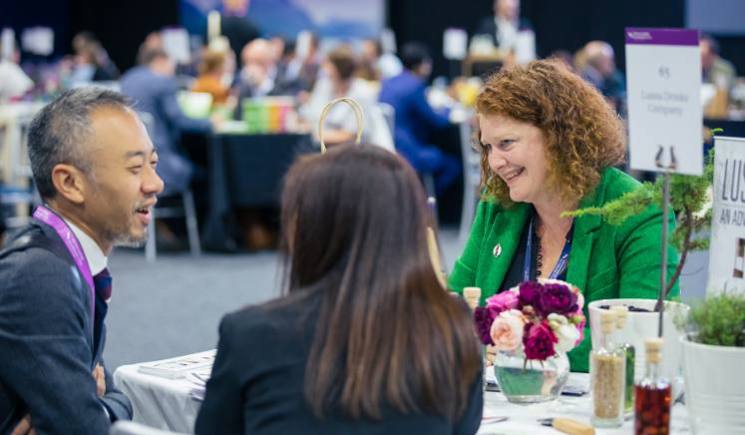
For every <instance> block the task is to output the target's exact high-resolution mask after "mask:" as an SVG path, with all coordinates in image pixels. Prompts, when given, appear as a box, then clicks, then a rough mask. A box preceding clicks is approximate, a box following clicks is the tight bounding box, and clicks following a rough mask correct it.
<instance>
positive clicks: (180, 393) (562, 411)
mask: <svg viewBox="0 0 745 435" xmlns="http://www.w3.org/2000/svg"><path fill="white" fill-rule="evenodd" d="M587 379H588V377H587V375H586V374H581V373H573V374H572V375H571V377H570V382H571V383H585V384H586V383H587ZM114 380H115V382H116V385H117V386H118V387H119V388H120V389H121V390H122V391H124V393H126V394H127V395H128V396H129V398H130V399H131V400H132V405H133V406H134V412H135V417H134V420H135V421H136V422H139V423H143V424H146V425H148V426H151V427H156V428H159V429H168V430H172V431H176V432H184V433H191V431H192V430H193V428H194V421H195V420H196V416H197V413H198V412H199V406H200V402H199V401H198V400H196V399H193V398H192V397H191V395H190V392H191V390H192V389H193V388H194V384H192V383H191V382H190V381H189V380H187V379H186V378H180V379H166V378H161V377H157V376H152V375H147V374H143V373H140V372H139V371H138V365H137V364H133V365H126V366H121V367H119V368H118V369H117V370H116V372H115V373H114ZM590 407H591V401H590V397H589V395H586V396H584V397H567V396H562V397H561V398H560V399H559V400H557V401H554V402H549V403H541V404H535V405H513V404H511V403H509V402H507V400H506V399H505V397H504V395H502V394H501V393H494V392H486V393H484V417H485V418H488V417H494V416H508V417H509V419H508V420H507V421H504V422H500V423H484V424H482V426H481V429H480V430H479V432H478V433H479V434H482V435H487V434H530V435H540V434H553V435H556V434H558V433H559V432H558V431H556V430H555V429H553V428H549V427H545V426H541V425H540V424H539V423H538V422H537V421H536V420H537V419H540V418H549V417H567V418H572V419H575V420H579V421H582V422H585V423H589V421H590ZM671 421H672V423H671V433H674V434H683V433H689V431H688V413H687V411H686V407H685V406H683V405H681V404H678V405H676V406H675V407H674V408H673V410H672V419H671ZM633 425H634V422H633V419H630V420H627V421H626V423H625V424H624V425H623V427H622V428H620V429H598V430H597V431H596V432H597V434H598V435H605V434H608V435H612V434H630V433H633Z"/></svg>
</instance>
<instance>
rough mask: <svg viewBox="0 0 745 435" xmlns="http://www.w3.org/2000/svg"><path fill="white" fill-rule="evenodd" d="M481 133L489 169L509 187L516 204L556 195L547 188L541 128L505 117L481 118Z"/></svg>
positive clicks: (480, 115) (493, 115)
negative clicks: (552, 194)
mask: <svg viewBox="0 0 745 435" xmlns="http://www.w3.org/2000/svg"><path fill="white" fill-rule="evenodd" d="M479 129H480V131H481V138H480V140H481V144H482V146H483V147H484V150H485V152H486V153H487V157H488V162H489V168H491V170H492V172H493V173H494V174H495V175H496V176H498V177H499V178H501V179H502V180H503V181H504V182H505V183H506V184H507V187H508V188H509V192H510V199H511V200H512V201H514V202H527V203H532V204H535V202H536V201H540V200H541V199H542V198H545V197H546V195H549V194H551V192H553V191H555V189H550V188H548V186H546V180H547V178H548V161H547V160H546V141H545V138H544V136H543V132H542V131H541V130H540V129H539V128H538V127H536V126H534V125H532V124H530V123H527V122H521V121H517V120H515V119H513V118H510V117H508V116H504V115H499V114H479Z"/></svg>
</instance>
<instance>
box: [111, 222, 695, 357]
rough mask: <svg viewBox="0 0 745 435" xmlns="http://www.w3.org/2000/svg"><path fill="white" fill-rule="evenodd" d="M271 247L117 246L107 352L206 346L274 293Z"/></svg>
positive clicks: (445, 238)
mask: <svg viewBox="0 0 745 435" xmlns="http://www.w3.org/2000/svg"><path fill="white" fill-rule="evenodd" d="M440 242H441V244H442V250H443V257H444V261H445V265H446V268H447V269H448V270H450V269H452V265H453V263H454V261H455V259H456V258H457V256H458V255H459V254H460V251H461V246H460V244H459V243H458V240H457V231H456V230H454V229H449V230H444V231H442V233H441V237H440ZM279 261H280V260H279V257H278V255H277V253H276V252H263V253H258V254H242V255H216V254H205V255H203V256H202V257H200V258H197V259H195V258H192V257H190V256H189V255H188V254H186V253H184V254H161V255H159V257H158V259H157V261H156V262H155V263H147V262H146V261H145V257H144V255H143V253H142V252H141V251H136V250H127V249H119V250H117V251H115V252H114V254H113V255H112V257H111V259H110V269H111V272H112V275H113V276H114V296H113V300H112V303H111V306H110V310H109V316H108V319H107V327H108V341H107V343H106V354H105V356H106V360H107V366H108V367H109V369H110V370H112V371H113V370H114V369H115V368H116V367H118V366H119V365H122V364H129V363H134V362H143V361H152V360H155V359H161V358H168V357H172V356H178V355H184V354H188V353H193V352H197V351H202V350H206V349H210V348H213V347H215V346H216V345H217V328H218V325H219V322H220V318H221V317H222V316H223V315H224V314H225V313H227V312H229V311H232V310H235V309H238V308H240V307H241V306H243V305H246V304H254V303H259V302H262V301H266V300H268V299H270V298H272V297H275V296H277V295H278V294H279V281H280V279H279V270H278V266H279ZM707 267H708V255H707V254H706V253H694V254H693V255H692V256H691V257H689V261H688V264H687V266H686V269H685V271H684V277H683V279H682V281H681V287H682V288H681V290H682V292H683V299H684V300H686V301H691V300H695V299H698V298H700V297H702V296H703V294H704V286H705V284H706V273H707Z"/></svg>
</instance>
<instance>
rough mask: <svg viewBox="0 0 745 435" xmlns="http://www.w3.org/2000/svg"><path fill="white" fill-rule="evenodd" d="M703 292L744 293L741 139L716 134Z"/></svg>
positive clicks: (744, 143)
mask: <svg viewBox="0 0 745 435" xmlns="http://www.w3.org/2000/svg"><path fill="white" fill-rule="evenodd" d="M714 149H715V150H716V158H715V166H714V209H713V210H712V218H711V245H710V247H709V284H708V286H707V291H706V292H707V294H712V293H720V292H722V291H728V292H745V279H744V278H745V139H743V138H732V137H717V138H716V139H715V142H714Z"/></svg>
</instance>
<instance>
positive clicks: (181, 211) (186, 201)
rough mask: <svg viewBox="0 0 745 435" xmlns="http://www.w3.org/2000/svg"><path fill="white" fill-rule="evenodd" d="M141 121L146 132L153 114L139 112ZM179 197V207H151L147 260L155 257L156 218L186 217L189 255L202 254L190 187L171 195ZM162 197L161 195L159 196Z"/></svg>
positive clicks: (151, 122) (150, 127) (146, 250)
mask: <svg viewBox="0 0 745 435" xmlns="http://www.w3.org/2000/svg"><path fill="white" fill-rule="evenodd" d="M139 115H140V119H141V120H142V123H143V124H145V128H146V129H147V131H148V132H151V131H152V127H153V116H152V115H151V114H149V113H147V112H139ZM172 196H173V197H180V200H181V207H178V206H168V207H164V206H159V205H156V206H155V207H154V208H153V216H152V219H150V223H149V224H148V238H147V241H146V242H145V258H146V259H147V261H149V262H154V261H155V259H156V257H157V234H156V225H155V221H156V219H170V218H179V217H183V218H184V219H186V233H187V236H188V239H189V250H190V251H191V255H192V256H194V257H198V256H199V255H201V254H202V248H201V242H200V240H199V224H198V222H197V210H196V207H195V206H194V195H193V194H192V192H191V190H190V189H186V190H184V191H183V192H181V193H177V194H174V195H172ZM161 198H162V197H161Z"/></svg>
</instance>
